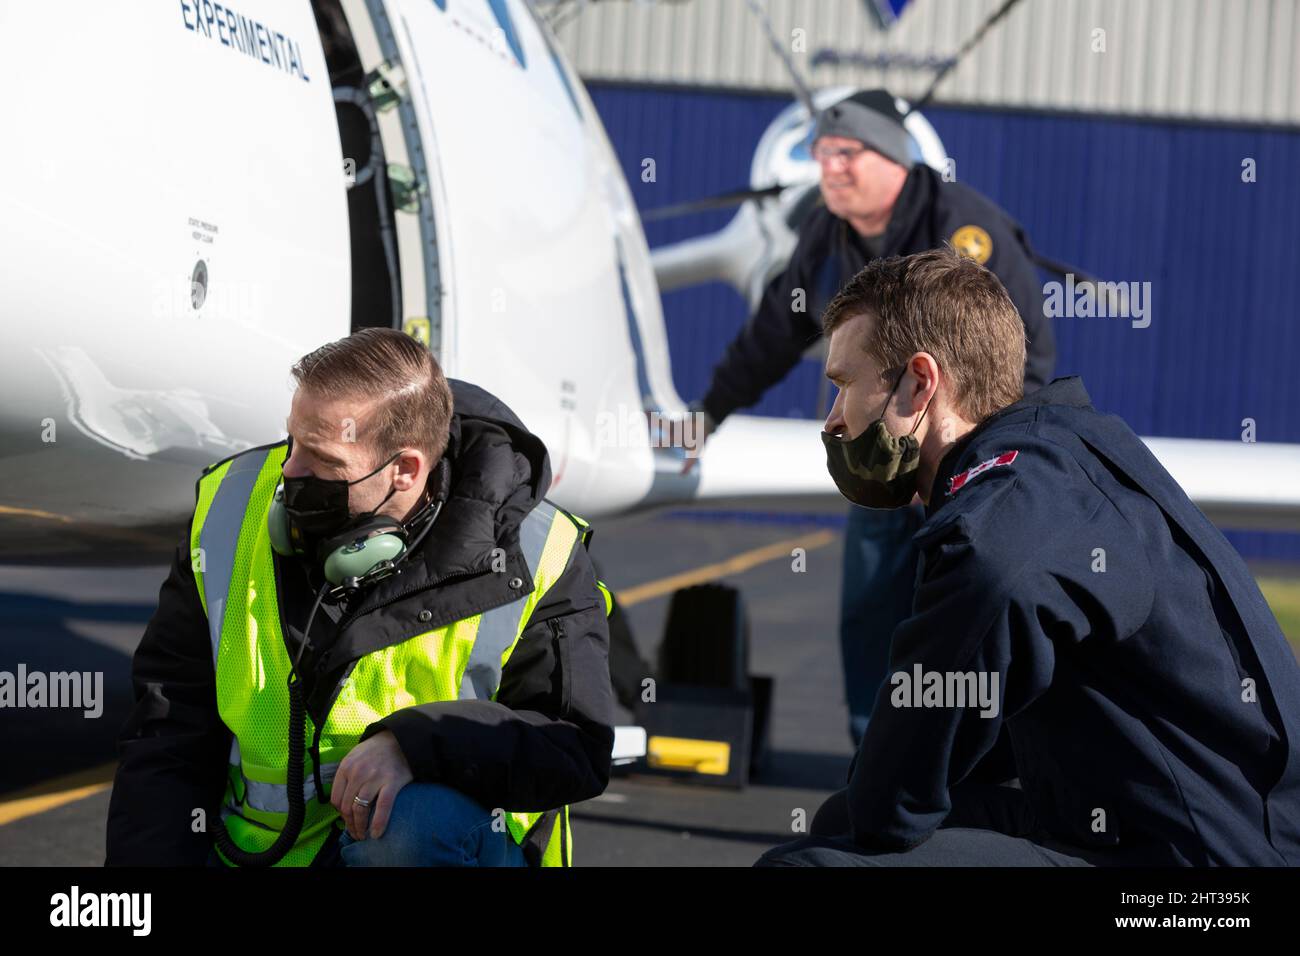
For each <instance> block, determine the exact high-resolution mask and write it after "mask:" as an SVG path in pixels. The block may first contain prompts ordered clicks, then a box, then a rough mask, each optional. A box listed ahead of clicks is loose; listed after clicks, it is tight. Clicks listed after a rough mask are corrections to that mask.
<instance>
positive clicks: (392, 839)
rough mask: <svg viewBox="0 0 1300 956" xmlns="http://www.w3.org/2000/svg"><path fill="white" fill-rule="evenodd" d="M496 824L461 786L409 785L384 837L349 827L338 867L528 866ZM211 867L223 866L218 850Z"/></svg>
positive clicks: (398, 800) (397, 801) (395, 805)
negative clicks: (354, 832) (358, 834)
mask: <svg viewBox="0 0 1300 956" xmlns="http://www.w3.org/2000/svg"><path fill="white" fill-rule="evenodd" d="M492 823H493V816H492V814H491V813H490V812H488V811H487V810H485V809H483V807H481V806H480V805H479V804H477V803H475V802H474V801H473V800H471V799H470V798H469V797H467V796H465V794H463V793H461V792H460V791H459V790H453V789H452V788H451V787H444V786H443V785H442V784H440V783H408V784H407V785H406V786H405V787H403V788H402V789H401V790H399V791H397V798H396V799H395V800H394V801H393V811H392V813H391V814H390V815H389V817H388V826H386V827H385V828H384V833H383V836H380V837H378V838H375V837H367V838H366V839H364V840H354V839H353V838H352V836H351V835H350V834H349V833H348V832H347V831H346V830H345V831H344V832H343V834H342V835H341V836H340V837H339V844H338V857H339V858H338V861H337V863H336V864H335V865H338V866H527V865H528V864H527V861H525V860H524V851H523V850H522V849H520V847H519V844H517V843H515V841H514V837H512V836H511V835H510V832H509V830H502V831H500V832H498V831H497V830H494V829H493V828H492ZM501 825H502V826H504V821H503V823H502V824H501ZM208 865H209V866H213V865H215V866H221V865H223V864H222V863H221V862H220V861H219V860H218V859H217V855H216V851H215V850H214V851H212V853H211V855H210V856H209V858H208Z"/></svg>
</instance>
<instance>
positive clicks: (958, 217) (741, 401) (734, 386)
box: [702, 164, 1056, 422]
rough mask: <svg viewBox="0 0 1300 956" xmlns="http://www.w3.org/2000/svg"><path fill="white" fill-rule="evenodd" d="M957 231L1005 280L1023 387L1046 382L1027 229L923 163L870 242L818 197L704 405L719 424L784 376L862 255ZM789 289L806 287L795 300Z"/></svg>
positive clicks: (1047, 352)
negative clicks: (1023, 341) (1021, 339)
mask: <svg viewBox="0 0 1300 956" xmlns="http://www.w3.org/2000/svg"><path fill="white" fill-rule="evenodd" d="M963 236H967V237H971V238H976V237H978V239H979V242H978V244H977V245H976V246H975V249H977V250H978V251H979V252H980V255H981V256H985V257H986V258H981V259H980V261H982V262H983V264H984V265H985V266H986V267H987V268H988V269H989V270H990V271H991V272H992V273H993V274H994V275H996V276H997V277H998V278H999V279H1000V280H1002V284H1003V285H1004V286H1006V289H1007V294H1008V295H1010V296H1011V301H1012V302H1014V303H1015V304H1016V309H1017V310H1018V311H1019V312H1020V317H1021V319H1022V320H1023V321H1024V323H1025V335H1026V338H1027V340H1028V341H1027V354H1026V357H1025V390H1026V391H1032V390H1033V389H1035V388H1038V387H1039V386H1041V385H1043V384H1045V383H1046V382H1047V381H1048V380H1050V379H1051V377H1052V369H1053V368H1054V366H1055V365H1056V339H1055V336H1054V335H1053V331H1052V321H1051V319H1050V318H1048V317H1046V316H1045V315H1044V314H1043V291H1042V284H1041V281H1040V279H1039V276H1038V270H1037V269H1036V268H1035V266H1034V264H1033V261H1032V260H1031V259H1030V257H1029V251H1028V249H1027V248H1026V244H1025V234H1024V230H1023V229H1022V228H1021V227H1020V225H1019V224H1018V223H1016V222H1015V220H1013V219H1012V218H1011V217H1010V216H1009V215H1007V214H1006V213H1005V212H1003V211H1002V210H1001V209H1000V208H998V207H997V206H996V205H994V204H993V203H992V202H990V201H989V200H988V199H986V198H984V197H983V196H982V195H980V194H979V193H978V192H976V191H975V190H974V189H971V188H970V187H969V186H966V185H964V184H962V183H956V182H944V181H943V179H942V178H941V177H940V176H939V174H938V173H937V172H935V171H934V170H933V169H931V168H930V167H929V166H925V165H921V164H918V165H916V166H913V167H912V170H911V172H910V173H908V176H907V180H906V181H905V182H904V183H903V189H902V191H901V192H900V193H899V194H898V199H897V200H896V201H895V203H894V211H893V214H892V215H891V216H890V219H889V225H888V227H886V229H885V232H884V234H883V235H881V236H880V237H879V238H878V239H877V240H876V241H875V242H874V243H870V244H868V243H866V242H864V241H863V239H862V237H861V236H859V235H858V234H857V233H856V232H855V231H854V230H853V228H852V227H851V226H850V225H849V224H848V222H847V221H846V220H844V219H841V218H839V217H838V216H836V215H834V214H833V213H832V212H831V211H830V210H829V209H827V208H826V207H825V206H824V205H822V204H821V203H820V197H819V202H818V205H817V206H816V208H815V209H813V211H812V212H811V213H809V214H808V219H807V220H806V221H805V222H804V223H803V225H802V226H800V227H799V242H798V243H797V244H796V246H795V248H794V252H793V253H791V255H790V262H789V264H788V265H787V266H786V268H785V269H784V270H783V271H782V272H781V273H780V274H779V275H778V276H776V277H775V278H774V279H772V281H771V282H769V283H768V286H767V289H766V290H764V292H763V298H762V300H761V301H760V302H759V305H758V308H757V310H755V312H754V316H753V318H752V319H751V320H750V321H749V323H748V324H747V325H746V326H745V328H744V329H742V330H741V332H740V334H739V335H738V336H737V337H736V339H735V341H734V342H732V343H731V345H730V346H729V347H728V349H727V353H726V355H725V356H724V357H723V359H722V361H721V362H719V363H718V365H717V367H716V368H715V369H714V371H713V381H712V383H711V384H710V385H709V389H708V392H707V393H706V394H705V396H704V398H703V401H702V404H703V406H704V410H705V411H707V412H708V413H709V415H710V417H712V418H713V420H714V421H717V422H721V421H722V420H723V419H724V418H726V417H727V416H728V415H730V414H731V413H732V412H733V411H735V410H736V409H738V408H747V407H749V406H750V405H753V404H754V403H755V402H757V401H758V400H759V399H760V398H761V397H762V396H763V393H764V392H765V391H767V389H769V388H771V387H772V386H773V385H775V384H776V383H777V382H779V381H780V380H781V379H783V378H784V377H785V376H786V375H787V374H788V373H789V371H790V369H792V368H794V366H795V364H796V363H797V362H798V361H799V359H800V358H801V357H802V355H803V353H804V352H805V351H806V350H807V349H808V347H809V346H810V345H812V344H813V343H814V342H816V341H817V339H818V337H820V336H821V334H822V327H821V314H822V312H823V310H824V309H825V308H826V306H827V305H828V304H829V303H830V300H831V299H832V298H833V297H834V295H835V293H836V292H838V291H839V290H840V288H841V287H843V285H844V284H845V283H846V282H848V281H849V280H850V279H851V278H853V276H854V275H856V274H857V273H858V272H859V271H860V270H861V269H862V267H863V266H865V265H866V264H867V263H868V262H869V261H871V260H872V259H874V258H876V257H877V256H907V255H912V254H913V253H917V252H925V251H926V250H928V249H936V248H938V247H939V246H940V245H942V244H943V243H944V242H949V241H953V240H954V237H956V239H957V241H956V242H955V243H954V245H963V246H964V247H967V246H965V244H963V243H962V242H961V238H962V237H963ZM868 246H870V248H869V247H868ZM967 248H969V247H967ZM796 289H802V290H804V296H802V297H801V300H800V299H796V297H795V295H794V292H795V290H796ZM798 305H802V306H803V307H802V308H797V306H798Z"/></svg>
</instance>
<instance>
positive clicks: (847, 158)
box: [812, 146, 867, 164]
mask: <svg viewBox="0 0 1300 956" xmlns="http://www.w3.org/2000/svg"><path fill="white" fill-rule="evenodd" d="M866 149H867V147H865V146H848V147H845V148H844V149H831V148H830V147H828V146H818V147H816V148H814V149H813V151H812V158H813V159H815V160H817V162H819V163H823V164H825V163H831V162H835V161H837V160H842V161H843V162H844V163H845V164H848V163H851V162H853V161H854V160H855V159H857V158H858V156H859V155H861V154H862V153H864V152H866Z"/></svg>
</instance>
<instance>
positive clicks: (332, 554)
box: [318, 516, 406, 585]
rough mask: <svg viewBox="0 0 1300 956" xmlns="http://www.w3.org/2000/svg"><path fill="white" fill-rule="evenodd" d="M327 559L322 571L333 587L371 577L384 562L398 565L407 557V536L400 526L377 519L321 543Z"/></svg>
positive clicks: (382, 518) (393, 522)
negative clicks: (400, 559)
mask: <svg viewBox="0 0 1300 956" xmlns="http://www.w3.org/2000/svg"><path fill="white" fill-rule="evenodd" d="M318 553H319V554H321V555H324V558H325V559H324V561H323V562H322V568H321V571H322V573H323V574H324V575H325V580H327V581H329V582H330V583H331V584H336V585H337V584H342V583H343V582H344V581H345V580H347V579H348V578H360V577H364V576H365V575H367V574H369V573H370V572H371V571H373V570H374V569H375V568H376V567H378V566H379V565H380V564H382V563H383V562H385V561H392V562H395V561H397V559H398V558H400V557H401V556H402V555H403V554H405V553H406V532H405V530H404V529H403V528H402V525H401V523H400V522H397V521H394V520H393V519H391V518H386V517H379V516H375V517H372V518H370V519H369V520H368V521H367V522H365V523H364V524H362V525H361V526H360V527H357V528H352V529H350V530H348V531H345V532H343V533H342V534H339V535H336V536H335V537H333V538H330V539H328V540H326V541H324V542H322V543H321V546H320V550H319V552H318Z"/></svg>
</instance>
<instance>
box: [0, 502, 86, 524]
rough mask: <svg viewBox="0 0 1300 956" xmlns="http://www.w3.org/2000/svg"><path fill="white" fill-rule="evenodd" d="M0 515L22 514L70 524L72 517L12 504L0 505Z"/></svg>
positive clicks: (26, 516) (27, 516) (25, 516)
mask: <svg viewBox="0 0 1300 956" xmlns="http://www.w3.org/2000/svg"><path fill="white" fill-rule="evenodd" d="M0 515H22V516H23V517H24V518H45V519H46V520H48V521H62V522H63V523H64V524H70V523H71V522H72V519H71V518H69V517H68V516H67V515H56V514H54V513H53V512H52V511H40V510H38V509H36V508H16V507H14V506H13V505H0Z"/></svg>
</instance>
